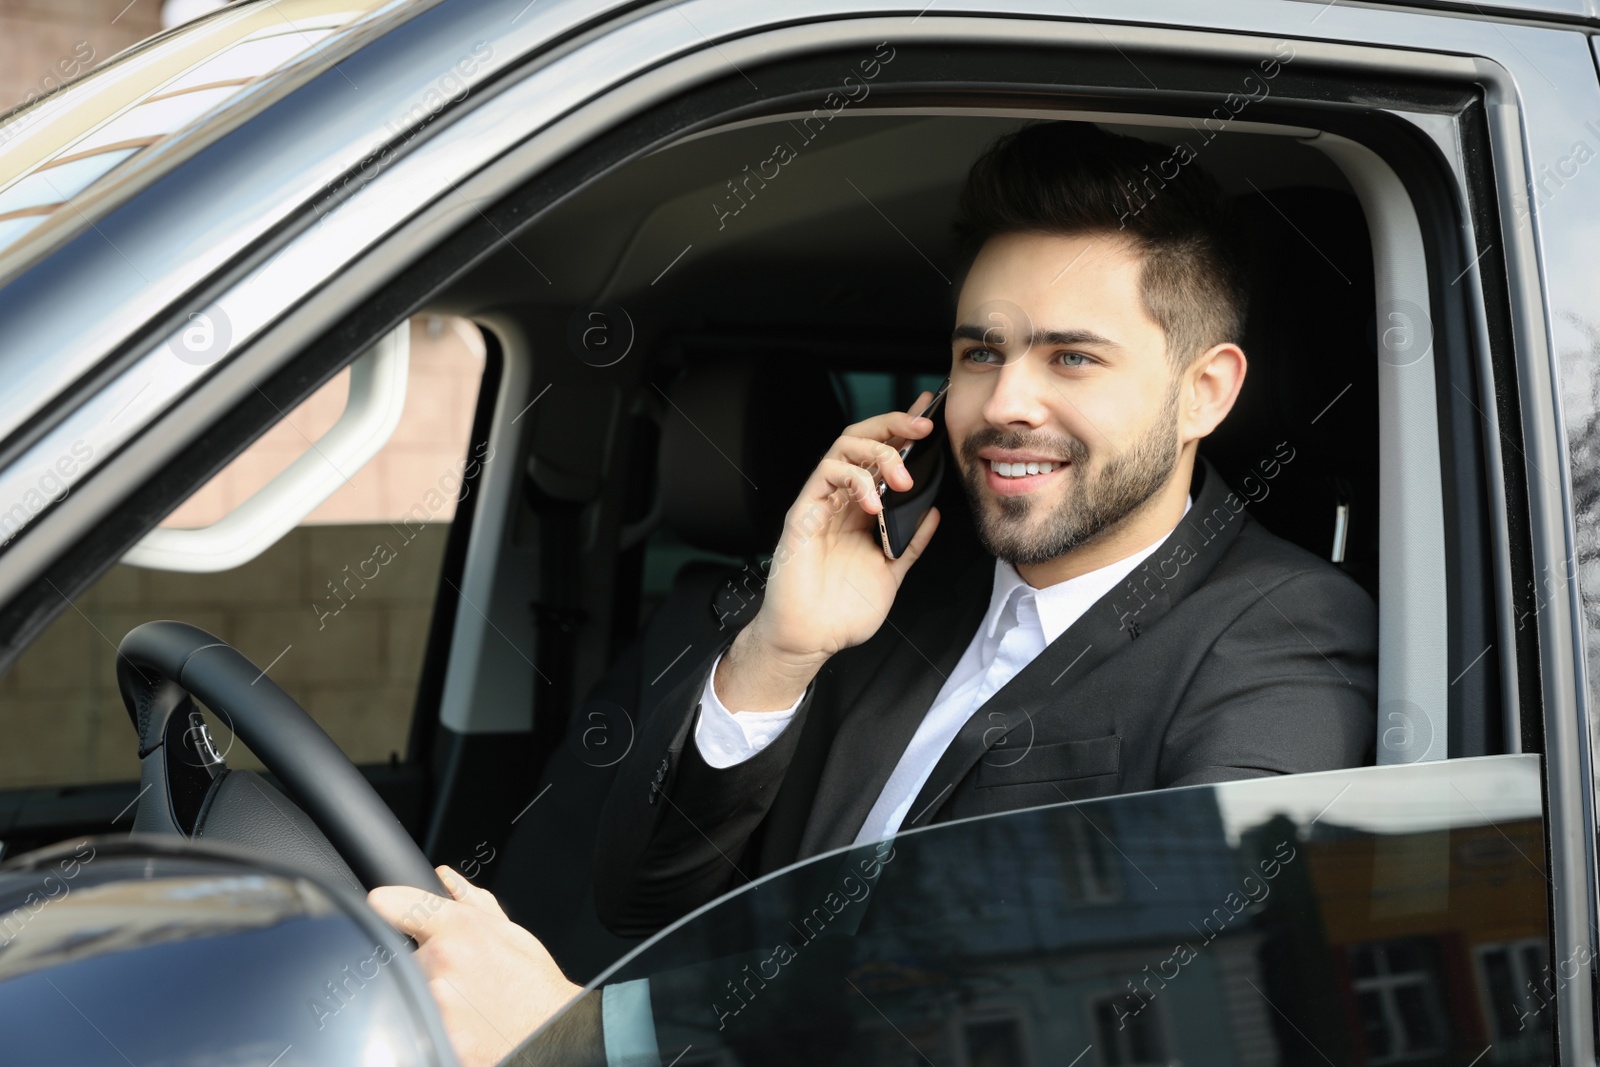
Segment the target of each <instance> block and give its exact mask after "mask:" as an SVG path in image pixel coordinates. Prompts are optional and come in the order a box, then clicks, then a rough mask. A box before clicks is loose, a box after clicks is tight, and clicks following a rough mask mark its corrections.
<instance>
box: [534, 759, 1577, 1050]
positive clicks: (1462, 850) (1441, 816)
mask: <svg viewBox="0 0 1600 1067" xmlns="http://www.w3.org/2000/svg"><path fill="white" fill-rule="evenodd" d="M1539 779H1540V768H1539V759H1538V757H1537V756H1533V755H1521V756H1496V757H1489V758H1484V759H1468V760H1443V761H1437V762H1428V763H1420V764H1416V765H1412V766H1407V767H1393V768H1361V769H1356V770H1348V771H1332V772H1326V773H1321V774H1307V775H1296V776H1290V777H1284V778H1267V779H1259V780H1254V781H1247V782H1230V783H1224V784H1221V785H1216V786H1196V787H1189V788H1184V789H1174V790H1165V791H1158V792H1153V793H1143V794H1136V795H1132V796H1123V797H1113V798H1108V799H1104V800H1097V801H1085V802H1079V803H1072V804H1058V805H1054V806H1050V807H1043V808H1034V809H1029V810H1027V811H1021V812H1013V813H1008V814H1004V815H997V816H985V817H981V818H977V819H968V820H963V821H960V822H956V823H950V824H945V825H939V826H933V827H929V828H925V829H920V830H914V831H911V832H909V833H902V834H897V835H895V836H894V837H892V838H889V839H887V840H884V841H882V842H878V843H875V844H871V845H861V846H857V847H855V848H850V849H843V850H839V851H836V852H831V853H827V854H825V855H822V856H818V857H814V858H812V859H810V860H807V861H805V862H804V863H801V864H797V865H795V866H793V867H790V868H788V869H786V870H783V871H780V872H777V873H775V874H772V875H769V876H767V877H765V878H760V879H757V880H756V881H754V882H753V883H751V884H749V885H747V886H745V887H743V888H742V889H740V890H738V891H737V892H736V893H733V894H730V895H729V896H727V897H724V898H723V899H722V900H720V901H718V902H717V903H715V904H713V905H710V906H708V907H707V908H705V909H702V910H701V911H699V912H697V913H695V914H693V915H690V916H688V917H686V918H685V919H683V920H681V921H680V922H679V923H677V924H675V925H674V926H672V927H669V928H668V929H666V930H664V931H662V932H661V933H660V934H658V935H657V936H656V937H655V938H653V939H652V940H651V941H649V942H648V943H646V944H645V945H644V946H642V947H641V948H640V949H639V950H637V951H636V952H634V953H632V954H631V955H630V956H629V957H628V958H626V959H624V960H623V961H621V962H620V963H619V964H617V965H616V966H615V967H613V968H611V969H610V970H608V971H607V972H606V973H605V974H603V975H601V976H600V977H599V978H598V979H597V980H596V981H595V983H593V987H594V988H597V989H600V990H601V995H602V996H603V997H606V998H608V999H607V1005H608V1006H607V1008H606V1012H607V1016H608V1018H607V1031H606V1040H607V1047H608V1048H610V1047H622V1041H623V1034H624V1033H627V1034H630V1035H632V1036H631V1040H632V1041H634V1042H638V1041H639V1040H640V1039H641V1038H640V1035H641V1033H642V1034H643V1035H644V1039H645V1040H648V1041H650V1042H651V1043H652V1044H653V1049H651V1050H650V1051H653V1052H654V1053H655V1055H656V1056H657V1057H658V1062H661V1063H670V1062H677V1063H679V1064H696V1065H701V1067H711V1065H717V1067H733V1065H736V1064H751V1063H776V1064H786V1063H796V1064H799V1063H806V1064H834V1063H838V1064H845V1063H954V1064H962V1065H971V1067H984V1065H991V1064H994V1065H999V1064H1004V1065H1035V1064H1038V1065H1043V1064H1050V1063H1057V1064H1059V1063H1076V1064H1082V1063H1098V1064H1105V1065H1155V1064H1168V1063H1180V1062H1181V1063H1191V1064H1208V1065H1225V1064H1226V1065H1233V1064H1240V1065H1242V1064H1270V1063H1324V1062H1325V1063H1330V1064H1336V1065H1339V1067H1343V1065H1345V1064H1371V1063H1390V1062H1407V1063H1412V1062H1414V1063H1439V1064H1443V1063H1468V1062H1472V1061H1473V1060H1474V1058H1475V1057H1481V1060H1480V1062H1494V1063H1507V1064H1530V1065H1531V1064H1543V1063H1549V1062H1551V1060H1552V1057H1553V1055H1554V1046H1553V1031H1554V1016H1555V1014H1556V1011H1557V1005H1556V994H1557V991H1558V990H1560V989H1564V988H1565V987H1566V985H1567V984H1568V983H1570V982H1571V980H1572V979H1573V977H1574V976H1575V975H1577V974H1578V973H1580V972H1581V971H1582V970H1583V969H1585V968H1586V967H1587V966H1588V962H1587V961H1588V960H1590V959H1592V954H1591V953H1590V951H1589V949H1588V946H1587V945H1579V946H1576V947H1575V948H1574V950H1573V951H1572V952H1569V953H1566V954H1564V955H1562V956H1561V957H1559V958H1551V957H1550V956H1549V955H1548V953H1547V945H1548V939H1549V935H1550V929H1551V927H1550V914H1549V909H1548V906H1547V902H1546V896H1547V889H1548V882H1547V879H1546V871H1545V867H1544V863H1543V861H1542V859H1541V855H1542V852H1541V839H1542V837H1543V832H1544V829H1543V820H1542V815H1541V808H1542V801H1541V786H1540V781H1539ZM1466 798H1471V799H1470V801H1469V800H1468V799H1466ZM624 1005H629V1006H630V1007H628V1008H624ZM624 1019H627V1020H628V1023H627V1024H626V1026H627V1028H626V1029H625V1028H624V1027H625V1023H624ZM541 1040H542V1039H541V1037H540V1036H539V1035H536V1036H535V1037H534V1038H533V1039H532V1040H531V1041H530V1042H529V1044H528V1045H527V1046H525V1048H524V1050H523V1051H524V1053H525V1054H527V1053H532V1054H534V1055H535V1057H536V1056H537V1053H538V1052H539V1051H540V1047H541ZM628 1047H633V1048H641V1046H639V1045H638V1044H636V1043H635V1044H633V1045H630V1046H628ZM640 1054H641V1055H647V1054H648V1053H647V1052H643V1051H641V1053H640Z"/></svg>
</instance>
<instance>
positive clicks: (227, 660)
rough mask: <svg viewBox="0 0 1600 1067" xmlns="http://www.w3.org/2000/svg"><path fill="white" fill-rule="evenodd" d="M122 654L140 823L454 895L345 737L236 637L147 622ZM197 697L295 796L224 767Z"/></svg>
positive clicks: (341, 874)
mask: <svg viewBox="0 0 1600 1067" xmlns="http://www.w3.org/2000/svg"><path fill="white" fill-rule="evenodd" d="M117 652H118V656H117V685H118V687H119V688H120V689H121V690H122V700H123V703H125V704H126V705H127V707H128V714H129V715H130V716H131V717H132V718H133V726H134V729H135V730H136V731H137V732H138V734H139V758H140V761H141V764H140V771H141V773H140V778H141V781H140V785H141V792H140V795H139V796H140V799H139V808H138V812H137V814H136V815H135V817H134V829H135V830H136V831H143V832H154V833H167V834H179V835H183V836H186V837H190V838H201V837H203V838H207V839H210V840H222V841H227V842H230V843H232V844H237V845H242V846H245V847H247V848H254V849H258V850H260V851H263V852H266V853H268V854H270V855H272V856H274V857H275V858H281V859H287V860H290V861H291V862H295V863H299V864H301V865H303V866H307V867H310V868H312V869H314V870H318V871H320V872H321V873H323V874H325V875H332V876H335V877H337V878H339V879H340V880H342V881H344V882H346V883H347V884H353V885H355V886H357V887H358V888H363V887H364V888H366V889H372V888H375V887H377V886H380V885H406V886H412V887H414V888H417V889H425V890H427V891H428V892H430V893H436V894H438V895H439V896H448V895H449V894H448V893H447V892H446V891H445V888H444V885H443V884H442V883H441V882H440V881H439V876H438V875H437V874H435V873H434V870H433V867H432V865H431V864H429V863H428V860H427V858H426V857H425V856H424V855H423V854H422V850H421V849H420V848H418V847H417V845H416V843H415V842H414V841H412V840H411V836H410V835H409V834H407V833H406V830H405V828H404V827H403V826H401V825H400V821H399V820H398V819H396V818H395V817H394V813H393V812H391V811H390V810H389V808H388V805H386V804H384V802H383V801H382V800H381V799H380V798H379V797H378V794H377V793H376V792H374V791H373V789H372V786H371V785H370V784H368V782H367V780H366V779H365V778H363V777H362V776H361V772H360V771H358V770H356V768H355V765H354V764H352V763H351V762H350V760H349V758H348V757H346V756H345V754H344V753H343V752H341V751H340V750H339V746H337V745H335V744H334V743H333V740H332V739H331V738H330V737H329V736H328V735H327V734H326V733H324V732H323V730H322V728H321V727H320V726H318V725H317V724H316V723H315V722H314V721H312V718H311V716H309V715H307V714H306V713H305V710H304V709H303V708H301V707H300V705H299V704H297V703H295V701H294V699H293V698H292V697H290V696H289V694H287V693H285V692H284V691H283V690H282V689H280V688H278V686H277V685H276V684H274V683H273V681H272V679H270V678H268V677H267V676H266V674H265V673H264V672H262V671H259V670H257V669H256V667H255V666H254V665H253V664H252V663H251V662H250V661H249V660H247V659H245V657H244V656H242V655H240V654H239V653H238V652H237V651H235V650H234V649H233V648H232V647H231V646H230V645H228V644H226V643H224V642H222V641H219V640H218V639H217V638H215V637H213V636H212V635H211V634H208V633H206V632H205V631H204V630H202V629H200V628H199V627H197V626H190V625H188V624H187V623H182V622H147V623H145V624H143V625H142V626H136V627H134V628H133V629H132V630H130V631H128V635H127V636H126V637H124V638H123V639H122V644H121V645H120V646H118V648H117ZM191 697H192V698H193V699H191ZM194 700H199V701H200V702H201V703H202V704H204V705H205V706H206V707H207V708H209V709H210V710H211V711H212V712H213V713H215V714H217V715H218V716H219V717H222V718H224V719H226V720H227V721H229V722H230V724H231V726H232V728H233V731H234V733H235V734H237V736H238V737H239V738H240V739H241V740H243V741H244V743H245V744H246V745H248V746H249V747H250V751H251V752H253V753H255V755H256V757H257V758H259V759H260V760H261V762H262V763H264V764H266V766H267V768H268V769H269V770H270V771H271V772H272V773H273V774H275V775H276V776H277V778H278V780H279V781H280V782H282V783H283V785H284V788H285V789H286V790H287V791H288V794H289V796H288V797H285V796H284V795H283V794H282V793H280V792H278V790H276V789H274V788H273V787H272V785H271V783H269V782H268V781H267V780H266V779H264V778H261V777H260V776H259V775H256V774H253V773H251V772H249V771H238V770H232V769H230V768H229V767H228V765H227V763H226V761H225V760H224V759H223V757H222V755H220V754H218V752H217V750H216V747H215V745H214V744H213V742H212V739H211V735H210V732H209V731H208V730H207V728H206V726H205V722H204V720H203V719H202V718H201V716H200V712H199V709H197V708H196V707H195V704H194ZM290 798H292V802H291V800H290ZM308 816H309V818H308Z"/></svg>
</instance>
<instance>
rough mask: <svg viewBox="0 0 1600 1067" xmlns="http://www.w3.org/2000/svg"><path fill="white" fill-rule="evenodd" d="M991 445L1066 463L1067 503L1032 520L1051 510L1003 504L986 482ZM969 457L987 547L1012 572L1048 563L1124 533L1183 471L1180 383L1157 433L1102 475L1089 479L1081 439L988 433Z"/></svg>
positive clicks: (975, 508) (970, 499) (966, 484)
mask: <svg viewBox="0 0 1600 1067" xmlns="http://www.w3.org/2000/svg"><path fill="white" fill-rule="evenodd" d="M991 445H993V446H995V447H997V448H1011V449H1018V450H1021V449H1032V450H1035V451H1040V452H1045V453H1048V454H1051V455H1059V456H1063V457H1065V458H1066V459H1067V460H1068V461H1069V462H1070V463H1071V464H1072V469H1071V471H1070V472H1069V473H1070V476H1071V478H1072V487H1071V488H1070V489H1069V490H1067V493H1066V499H1065V500H1063V501H1061V502H1060V504H1058V505H1055V506H1054V507H1053V508H1051V509H1050V510H1049V511H1048V512H1046V513H1045V514H1043V515H1042V516H1041V517H1040V519H1039V521H1030V520H1033V519H1034V517H1035V515H1036V514H1037V513H1039V512H1041V511H1043V510H1044V509H1045V508H1046V507H1049V505H1046V504H1044V503H1043V502H1041V501H1039V500H1035V499H1032V497H1033V495H1034V494H1028V495H1025V496H1003V497H996V496H995V495H994V494H993V493H992V492H990V490H989V488H988V485H987V483H986V480H985V476H984V472H985V470H986V468H987V467H988V465H989V461H988V460H986V459H982V458H981V457H979V456H978V450H979V449H980V448H987V447H989V446H991ZM961 455H962V458H963V459H964V460H965V461H966V462H965V463H964V464H963V471H962V478H961V484H962V488H963V489H965V490H966V494H967V504H968V507H969V508H970V509H971V511H972V515H973V519H974V523H975V525H976V526H977V533H978V540H979V541H980V542H982V544H983V547H984V548H985V549H987V550H988V552H989V554H990V555H992V556H994V557H996V558H997V559H1003V560H1005V561H1006V562H1007V563H1009V564H1011V565H1012V566H1018V565H1028V564H1038V563H1044V562H1046V561H1048V560H1052V559H1055V558H1056V557H1057V556H1060V555H1062V554H1064V553H1066V552H1069V551H1071V550H1072V549H1074V548H1078V547H1079V546H1081V545H1085V544H1088V543H1089V542H1090V541H1093V540H1094V539H1095V538H1097V537H1099V536H1101V535H1102V534H1104V533H1106V531H1108V530H1111V529H1112V528H1114V527H1115V526H1117V524H1119V523H1120V522H1122V521H1123V520H1124V519H1126V518H1127V517H1128V516H1129V515H1131V514H1133V512H1134V511H1136V510H1138V508H1139V507H1140V506H1142V505H1143V504H1144V503H1145V501H1147V500H1149V499H1150V498H1151V497H1153V496H1154V495H1155V494H1156V493H1157V492H1158V491H1159V490H1160V489H1161V488H1162V487H1163V486H1164V485H1166V483H1167V481H1168V480H1169V479H1170V478H1171V477H1172V473H1173V471H1174V470H1176V469H1177V466H1178V383H1177V382H1174V383H1173V386H1172V388H1171V389H1170V390H1169V392H1168V393H1167V398H1166V402H1165V403H1164V404H1163V405H1162V409H1161V412H1160V413H1159V414H1158V415H1157V416H1156V419H1155V421H1154V422H1153V423H1152V424H1151V426H1150V429H1149V430H1148V431H1146V432H1145V434H1144V435H1143V436H1141V437H1140V438H1139V439H1138V440H1137V441H1135V442H1134V443H1133V444H1132V445H1130V446H1129V447H1127V448H1125V449H1123V450H1122V451H1121V452H1118V453H1117V454H1116V455H1114V456H1112V457H1111V458H1110V459H1108V460H1106V462H1105V464H1104V465H1103V466H1102V468H1101V469H1100V472H1099V473H1098V474H1093V475H1091V474H1089V473H1088V460H1089V448H1088V446H1087V445H1085V444H1084V443H1083V442H1082V441H1080V440H1078V439H1077V438H1075V437H1069V438H1064V439H1061V440H1060V441H1047V442H1038V441H1030V440H1028V439H1026V438H1024V437H1021V436H1020V435H1017V434H1009V433H1006V432H1005V431H1002V430H997V429H994V428H993V427H986V428H984V429H982V430H979V431H977V432H976V433H974V434H972V435H971V436H970V437H968V438H967V439H966V441H965V442H963V444H962V446H961Z"/></svg>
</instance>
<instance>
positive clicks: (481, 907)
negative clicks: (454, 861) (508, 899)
mask: <svg viewBox="0 0 1600 1067" xmlns="http://www.w3.org/2000/svg"><path fill="white" fill-rule="evenodd" d="M435 869H436V870H438V871H439V872H440V873H439V877H440V878H441V879H443V881H444V884H445V885H446V886H448V887H449V889H450V895H451V896H453V897H455V898H456V900H458V901H460V902H461V903H462V904H465V905H466V906H467V907H469V908H475V909H477V910H478V911H486V912H488V913H489V914H491V915H494V916H496V917H498V918H501V919H504V918H505V917H506V913H505V910H504V909H502V908H501V907H500V902H499V901H498V900H496V899H495V896H494V894H493V893H491V892H489V891H488V890H487V889H484V888H483V887H482V886H476V885H473V884H472V883H471V882H469V881H467V880H466V879H465V878H463V877H462V876H461V875H460V874H458V873H456V871H455V870H454V869H453V868H450V867H438V868H435Z"/></svg>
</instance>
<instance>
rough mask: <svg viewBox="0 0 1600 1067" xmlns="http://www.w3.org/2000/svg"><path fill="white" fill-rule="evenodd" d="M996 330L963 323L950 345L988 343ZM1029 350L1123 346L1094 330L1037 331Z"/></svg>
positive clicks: (1030, 342) (951, 338) (953, 334)
mask: <svg viewBox="0 0 1600 1067" xmlns="http://www.w3.org/2000/svg"><path fill="white" fill-rule="evenodd" d="M994 329H995V327H993V326H980V325H978V324H976V323H971V322H963V323H962V324H961V325H959V326H957V327H956V328H955V330H954V331H953V332H952V333H951V334H950V343H951V344H955V343H956V342H957V341H961V340H967V341H984V342H987V341H988V336H987V335H988V334H989V333H990V332H992V331H993V330H994ZM1027 341H1028V347H1029V348H1035V347H1037V348H1047V347H1055V346H1057V345H1098V346H1100V347H1102V348H1117V349H1120V348H1121V347H1122V346H1121V345H1119V344H1117V342H1115V341H1113V340H1111V338H1109V337H1102V336H1101V335H1100V334H1097V333H1095V332H1094V331H1093V330H1036V331H1035V332H1034V334H1033V336H1031V337H1029V338H1028V339H1027Z"/></svg>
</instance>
